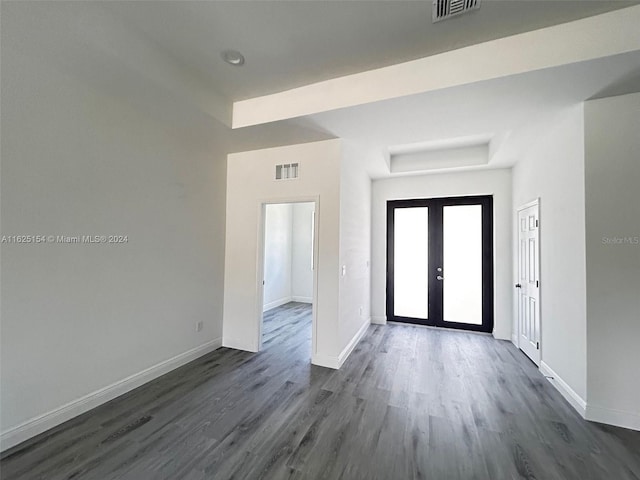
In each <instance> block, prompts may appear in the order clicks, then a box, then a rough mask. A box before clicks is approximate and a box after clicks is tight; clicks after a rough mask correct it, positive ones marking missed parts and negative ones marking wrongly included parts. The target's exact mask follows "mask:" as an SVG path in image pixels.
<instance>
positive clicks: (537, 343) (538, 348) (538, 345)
mask: <svg viewBox="0 0 640 480" xmlns="http://www.w3.org/2000/svg"><path fill="white" fill-rule="evenodd" d="M536 349H537V350H540V342H536Z"/></svg>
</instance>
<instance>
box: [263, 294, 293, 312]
mask: <svg viewBox="0 0 640 480" xmlns="http://www.w3.org/2000/svg"><path fill="white" fill-rule="evenodd" d="M291 301H293V297H282V298H279V299H278V300H274V301H273V302H269V303H265V304H264V306H263V307H262V311H263V312H266V311H267V310H271V309H272V308H276V307H279V306H280V305H285V304H287V303H289V302H291Z"/></svg>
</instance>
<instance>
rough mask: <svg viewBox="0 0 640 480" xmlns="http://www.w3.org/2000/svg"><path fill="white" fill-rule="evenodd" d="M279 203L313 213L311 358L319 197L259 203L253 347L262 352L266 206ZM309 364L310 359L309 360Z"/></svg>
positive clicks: (314, 344)
mask: <svg viewBox="0 0 640 480" xmlns="http://www.w3.org/2000/svg"><path fill="white" fill-rule="evenodd" d="M281 203H313V204H314V212H315V214H314V215H313V240H312V241H313V245H312V247H313V252H312V255H313V300H312V303H311V312H312V313H311V355H312V358H313V356H315V355H316V354H317V350H318V348H317V338H318V336H317V330H318V322H317V315H318V305H317V304H318V243H319V242H318V238H319V235H318V231H319V226H320V221H319V219H320V197H319V196H302V197H284V198H271V199H264V200H261V201H260V203H259V209H260V214H259V216H258V219H259V224H258V251H257V252H256V253H257V258H256V262H257V268H256V272H257V278H256V289H257V291H256V292H257V298H258V302H257V309H256V326H255V332H256V335H257V338H256V343H255V345H257V346H258V351H261V350H262V319H263V314H264V311H263V307H264V305H263V303H264V248H265V222H266V213H267V205H274V204H281ZM309 362H311V358H309Z"/></svg>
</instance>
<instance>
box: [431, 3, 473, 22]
mask: <svg viewBox="0 0 640 480" xmlns="http://www.w3.org/2000/svg"><path fill="white" fill-rule="evenodd" d="M478 8H480V0H433V9H432V17H433V23H436V22H440V21H442V20H446V19H447V18H451V17H455V16H457V15H461V14H463V13H465V12H470V11H471V10H477V9H478Z"/></svg>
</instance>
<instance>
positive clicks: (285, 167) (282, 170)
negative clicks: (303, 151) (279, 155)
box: [276, 163, 300, 180]
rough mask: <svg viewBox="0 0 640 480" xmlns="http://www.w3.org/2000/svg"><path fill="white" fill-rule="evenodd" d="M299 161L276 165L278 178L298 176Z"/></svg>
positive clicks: (285, 178) (284, 178)
mask: <svg viewBox="0 0 640 480" xmlns="http://www.w3.org/2000/svg"><path fill="white" fill-rule="evenodd" d="M299 171H300V169H299V168H298V164H297V163H284V164H282V165H276V180H287V179H291V178H298V172H299Z"/></svg>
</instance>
